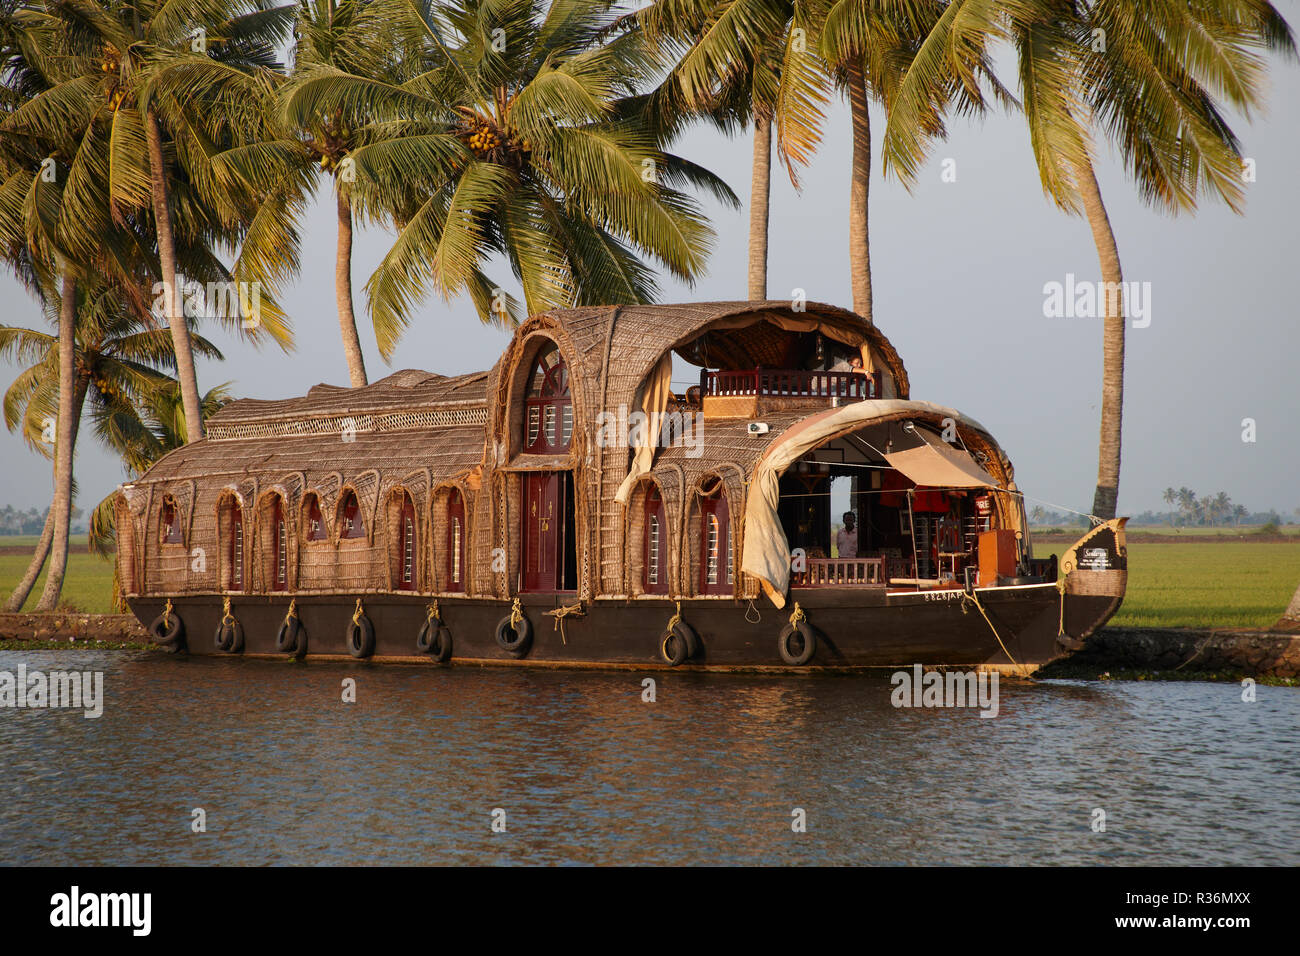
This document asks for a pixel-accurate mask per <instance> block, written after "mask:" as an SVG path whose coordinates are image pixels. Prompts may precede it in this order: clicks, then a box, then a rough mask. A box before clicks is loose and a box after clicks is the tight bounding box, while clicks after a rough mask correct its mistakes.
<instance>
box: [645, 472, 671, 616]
mask: <svg viewBox="0 0 1300 956" xmlns="http://www.w3.org/2000/svg"><path fill="white" fill-rule="evenodd" d="M641 588H642V590H643V591H645V593H646V594H667V593H668V527H667V525H666V524H665V523H664V500H663V498H662V497H660V495H659V489H658V488H657V487H654V486H653V485H652V486H651V488H650V490H649V491H648V492H647V493H646V498H645V561H644V564H643V566H642V569H641Z"/></svg>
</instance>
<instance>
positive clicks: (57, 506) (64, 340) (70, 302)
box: [36, 273, 77, 611]
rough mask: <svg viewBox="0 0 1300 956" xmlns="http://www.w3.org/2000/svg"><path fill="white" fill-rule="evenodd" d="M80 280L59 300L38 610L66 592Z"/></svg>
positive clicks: (66, 282)
mask: <svg viewBox="0 0 1300 956" xmlns="http://www.w3.org/2000/svg"><path fill="white" fill-rule="evenodd" d="M76 363H77V280H76V279H74V278H73V277H72V275H71V274H69V273H65V274H64V276H63V297H62V300H61V301H60V302H59V420H58V424H57V426H56V427H57V429H58V431H57V432H56V433H55V436H54V500H53V501H52V502H51V503H50V513H51V514H52V515H53V516H54V536H53V540H52V542H51V544H50V571H49V574H47V575H46V576H45V590H43V591H42V592H41V599H40V600H39V601H38V602H37V603H36V610H37V611H53V610H54V608H55V607H56V606H57V605H58V603H59V594H60V593H61V592H62V591H63V575H64V573H65V572H66V571H67V569H68V531H69V526H70V525H71V523H72V451H73V442H74V441H75V440H76V432H75V431H74V430H73V427H72V416H73V412H74V407H75V406H74V399H75V392H76V375H77V364H76Z"/></svg>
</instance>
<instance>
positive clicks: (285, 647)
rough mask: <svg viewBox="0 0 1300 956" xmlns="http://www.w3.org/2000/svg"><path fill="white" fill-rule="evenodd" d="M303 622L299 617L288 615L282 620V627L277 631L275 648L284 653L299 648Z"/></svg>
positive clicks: (289, 652)
mask: <svg viewBox="0 0 1300 956" xmlns="http://www.w3.org/2000/svg"><path fill="white" fill-rule="evenodd" d="M301 633H302V622H301V621H299V620H298V618H297V617H286V618H285V619H284V620H283V621H281V622H280V629H279V630H278V631H276V632H275V649H276V650H277V651H279V652H280V653H282V654H291V653H293V652H294V651H296V650H297V649H298V640H299V635H300V634H301Z"/></svg>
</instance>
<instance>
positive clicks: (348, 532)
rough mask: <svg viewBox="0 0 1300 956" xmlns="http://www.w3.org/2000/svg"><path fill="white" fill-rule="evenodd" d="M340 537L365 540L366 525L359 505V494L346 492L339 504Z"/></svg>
mask: <svg viewBox="0 0 1300 956" xmlns="http://www.w3.org/2000/svg"><path fill="white" fill-rule="evenodd" d="M339 519H340V522H339V537H340V538H364V537H365V536H366V523H365V522H364V521H363V520H362V519H361V506H360V505H358V504H357V493H356V492H355V491H345V492H344V493H343V500H342V501H340V502H339Z"/></svg>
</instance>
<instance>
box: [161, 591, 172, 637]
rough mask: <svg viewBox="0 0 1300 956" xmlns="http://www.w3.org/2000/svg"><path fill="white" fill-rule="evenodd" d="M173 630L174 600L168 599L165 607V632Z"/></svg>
mask: <svg viewBox="0 0 1300 956" xmlns="http://www.w3.org/2000/svg"><path fill="white" fill-rule="evenodd" d="M171 629H172V599H171V598H168V599H167V603H166V604H165V605H163V630H164V631H170V630H171Z"/></svg>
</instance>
